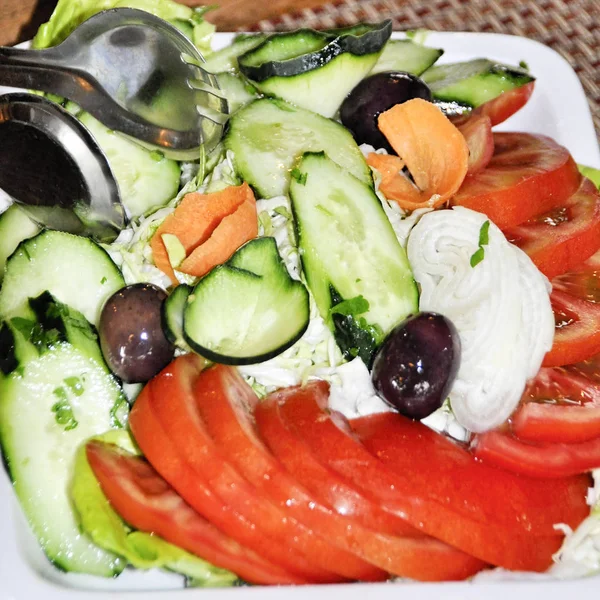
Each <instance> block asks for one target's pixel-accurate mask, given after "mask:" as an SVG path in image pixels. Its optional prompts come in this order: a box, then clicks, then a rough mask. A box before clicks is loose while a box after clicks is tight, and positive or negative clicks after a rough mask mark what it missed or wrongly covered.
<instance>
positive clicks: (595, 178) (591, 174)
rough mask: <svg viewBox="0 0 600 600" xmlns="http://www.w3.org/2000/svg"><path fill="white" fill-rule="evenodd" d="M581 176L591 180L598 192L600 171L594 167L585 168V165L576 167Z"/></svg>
mask: <svg viewBox="0 0 600 600" xmlns="http://www.w3.org/2000/svg"><path fill="white" fill-rule="evenodd" d="M577 166H578V167H579V171H580V173H581V174H582V175H584V176H585V177H587V178H588V179H591V180H592V183H593V184H594V185H595V186H596V187H597V188H598V189H599V190H600V169H595V168H594V167H586V166H585V165H577Z"/></svg>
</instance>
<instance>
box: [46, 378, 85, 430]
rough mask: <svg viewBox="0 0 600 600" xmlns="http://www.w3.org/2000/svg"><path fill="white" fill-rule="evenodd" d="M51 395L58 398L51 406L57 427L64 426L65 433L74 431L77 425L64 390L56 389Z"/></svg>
mask: <svg viewBox="0 0 600 600" xmlns="http://www.w3.org/2000/svg"><path fill="white" fill-rule="evenodd" d="M52 393H53V394H54V395H55V396H56V397H57V398H58V401H57V402H55V403H54V404H53V406H52V412H53V413H54V418H55V420H56V422H57V423H58V424H59V425H64V426H65V431H71V430H72V429H75V428H76V427H77V425H79V423H78V422H77V419H75V417H74V415H73V409H72V408H71V404H70V403H69V397H68V395H67V392H66V390H65V388H62V387H60V388H56V389H55V390H54V391H53V392H52Z"/></svg>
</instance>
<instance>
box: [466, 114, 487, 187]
mask: <svg viewBox="0 0 600 600" xmlns="http://www.w3.org/2000/svg"><path fill="white" fill-rule="evenodd" d="M458 130H459V131H460V132H461V133H462V134H463V136H464V138H465V141H466V142H467V146H468V147H469V168H468V170H467V175H474V174H475V173H479V171H482V170H483V169H485V168H486V167H487V166H488V164H489V162H490V160H492V156H493V155H494V134H493V133H492V121H491V120H490V118H489V117H488V116H486V115H477V116H475V115H474V116H473V117H471V118H469V119H468V120H467V121H466V122H465V123H464V124H462V125H458Z"/></svg>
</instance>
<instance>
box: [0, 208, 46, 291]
mask: <svg viewBox="0 0 600 600" xmlns="http://www.w3.org/2000/svg"><path fill="white" fill-rule="evenodd" d="M39 232H40V226H39V225H38V224H37V223H36V222H35V221H33V220H32V219H30V218H29V217H28V216H27V213H26V212H25V211H23V210H22V209H21V208H20V207H19V205H18V204H13V205H11V206H9V207H8V208H7V209H6V210H5V211H4V212H3V213H2V214H1V215H0V283H2V279H3V277H4V267H5V266H6V261H7V260H8V257H9V256H10V255H11V254H12V253H13V252H14V251H15V250H16V249H17V246H18V245H19V244H20V243H21V242H22V241H23V240H27V239H29V238H31V237H33V236H34V235H36V234H38V233H39Z"/></svg>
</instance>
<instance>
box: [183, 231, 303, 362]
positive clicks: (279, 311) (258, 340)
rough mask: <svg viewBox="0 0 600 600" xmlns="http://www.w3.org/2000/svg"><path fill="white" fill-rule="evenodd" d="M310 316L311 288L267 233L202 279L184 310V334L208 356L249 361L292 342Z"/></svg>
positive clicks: (277, 351)
mask: <svg viewBox="0 0 600 600" xmlns="http://www.w3.org/2000/svg"><path fill="white" fill-rule="evenodd" d="M247 269H252V270H247ZM309 318H310V308H309V297H308V291H307V290H306V288H305V287H304V284H302V283H301V282H300V281H296V280H294V279H292V278H291V277H290V276H289V274H288V272H287V270H286V268H285V265H284V264H283V261H282V260H281V257H280V256H279V252H278V251H277V244H276V242H275V239H274V238H270V237H263V238H257V239H255V240H252V241H250V242H248V243H247V244H245V245H244V246H242V247H241V248H240V249H239V250H238V251H237V253H236V254H234V255H233V257H232V258H231V259H230V260H229V261H228V262H227V263H225V264H224V265H220V266H218V267H216V268H215V269H213V270H212V271H211V272H210V273H209V274H208V275H206V276H205V277H203V278H202V279H201V280H200V281H199V282H198V284H197V285H196V287H195V288H194V290H193V292H192V294H191V295H190V297H189V299H188V303H187V306H186V308H185V312H184V318H183V333H184V337H185V339H186V341H187V342H188V343H189V345H190V346H191V347H192V348H193V349H194V350H195V351H196V352H198V354H201V355H202V356H204V357H205V358H208V359H209V360H212V361H214V362H219V363H224V364H232V365H248V364H255V363H259V362H263V361H265V360H268V359H270V358H273V357H274V356H277V355H278V354H281V352H283V351H284V350H286V349H287V348H289V347H290V346H292V345H293V344H294V343H295V342H296V341H298V340H299V339H300V338H301V337H302V335H303V333H304V332H305V331H306V328H307V327H308V322H309Z"/></svg>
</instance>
